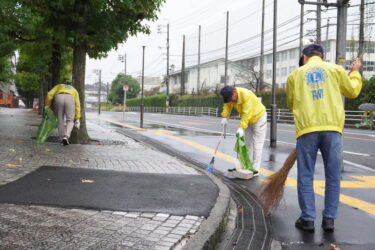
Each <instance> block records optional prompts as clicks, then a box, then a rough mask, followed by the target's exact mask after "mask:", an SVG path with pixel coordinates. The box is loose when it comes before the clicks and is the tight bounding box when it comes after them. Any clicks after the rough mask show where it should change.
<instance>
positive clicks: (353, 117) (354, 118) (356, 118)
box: [267, 109, 370, 127]
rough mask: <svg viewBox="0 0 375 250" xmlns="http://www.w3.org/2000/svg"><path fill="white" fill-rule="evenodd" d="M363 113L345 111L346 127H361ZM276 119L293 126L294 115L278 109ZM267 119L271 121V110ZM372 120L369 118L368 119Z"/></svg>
mask: <svg viewBox="0 0 375 250" xmlns="http://www.w3.org/2000/svg"><path fill="white" fill-rule="evenodd" d="M364 115H365V114H364V112H363V111H352V110H345V127H356V125H360V124H362V122H363V118H364V117H365V116H364ZM276 117H277V118H276V119H277V122H280V123H290V124H293V123H294V120H293V114H292V112H290V111H289V109H278V110H277V112H276ZM267 118H268V120H269V121H270V120H271V110H270V109H267ZM367 118H368V119H370V118H369V117H367Z"/></svg>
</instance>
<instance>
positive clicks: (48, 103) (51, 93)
mask: <svg viewBox="0 0 375 250" xmlns="http://www.w3.org/2000/svg"><path fill="white" fill-rule="evenodd" d="M58 89H59V86H58V85H56V86H55V87H53V88H52V89H51V90H50V91H48V94H47V97H46V101H45V104H46V106H50V107H51V103H52V100H53V98H54V97H55V95H56V94H57V90H58Z"/></svg>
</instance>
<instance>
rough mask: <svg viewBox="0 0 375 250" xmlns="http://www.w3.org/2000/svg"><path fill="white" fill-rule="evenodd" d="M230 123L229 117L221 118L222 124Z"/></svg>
mask: <svg viewBox="0 0 375 250" xmlns="http://www.w3.org/2000/svg"><path fill="white" fill-rule="evenodd" d="M227 124H228V119H227V118H222V119H221V125H223V126H225V125H227Z"/></svg>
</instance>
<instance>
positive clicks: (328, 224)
mask: <svg viewBox="0 0 375 250" xmlns="http://www.w3.org/2000/svg"><path fill="white" fill-rule="evenodd" d="M322 228H323V229H324V231H326V232H332V231H333V230H335V220H334V219H332V218H327V217H323V220H322Z"/></svg>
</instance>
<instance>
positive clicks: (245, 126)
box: [220, 86, 267, 176]
mask: <svg viewBox="0 0 375 250" xmlns="http://www.w3.org/2000/svg"><path fill="white" fill-rule="evenodd" d="M220 94H221V95H222V97H223V99H224V106H223V112H222V113H221V116H222V120H221V123H222V124H223V125H226V124H227V123H228V117H229V116H230V113H231V111H232V109H233V108H235V109H236V110H237V111H238V113H239V115H240V116H241V120H240V124H239V126H238V130H237V133H238V134H239V135H240V136H245V141H246V144H247V147H248V149H249V156H250V159H251V160H252V162H253V168H254V169H255V170H256V171H255V172H254V176H258V175H259V168H260V164H261V160H262V151H263V145H264V141H265V138H266V132H267V114H266V108H265V107H264V105H263V104H262V103H261V101H259V99H258V98H257V96H256V95H255V94H254V93H253V92H252V91H251V90H248V89H245V88H237V87H236V88H235V87H232V86H225V87H224V88H222V89H221V91H220Z"/></svg>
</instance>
